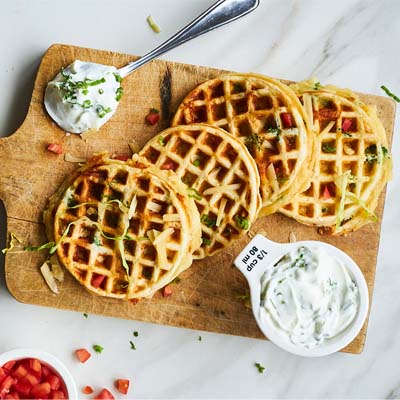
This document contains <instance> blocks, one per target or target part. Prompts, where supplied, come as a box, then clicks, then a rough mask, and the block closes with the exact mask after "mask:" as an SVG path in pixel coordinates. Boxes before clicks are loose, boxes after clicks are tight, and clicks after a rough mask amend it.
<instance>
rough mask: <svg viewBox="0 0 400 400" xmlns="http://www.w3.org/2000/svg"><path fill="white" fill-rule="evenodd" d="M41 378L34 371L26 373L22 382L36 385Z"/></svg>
mask: <svg viewBox="0 0 400 400" xmlns="http://www.w3.org/2000/svg"><path fill="white" fill-rule="evenodd" d="M40 381H41V379H40V378H39V377H38V376H37V375H35V374H34V373H29V374H26V375H25V376H24V377H23V378H22V379H21V382H24V383H28V384H29V385H31V386H35V385H37V384H38V383H40Z"/></svg>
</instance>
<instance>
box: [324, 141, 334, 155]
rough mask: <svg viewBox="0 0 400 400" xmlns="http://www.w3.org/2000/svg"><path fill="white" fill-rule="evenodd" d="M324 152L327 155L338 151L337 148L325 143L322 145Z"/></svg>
mask: <svg viewBox="0 0 400 400" xmlns="http://www.w3.org/2000/svg"><path fill="white" fill-rule="evenodd" d="M322 151H324V152H325V153H334V152H335V151H336V147H335V146H332V145H330V144H329V143H324V144H323V145H322Z"/></svg>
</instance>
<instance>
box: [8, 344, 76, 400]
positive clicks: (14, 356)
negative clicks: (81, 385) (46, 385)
mask: <svg viewBox="0 0 400 400" xmlns="http://www.w3.org/2000/svg"><path fill="white" fill-rule="evenodd" d="M25 358H37V359H38V360H39V361H41V362H43V363H44V364H47V365H48V366H49V367H50V368H51V369H53V370H54V371H55V372H57V374H58V375H59V376H60V377H61V379H62V380H63V382H64V384H65V388H66V390H67V399H69V400H75V399H78V391H77V388H76V384H75V381H74V379H73V377H72V375H71V373H70V372H69V371H68V369H67V367H66V366H65V365H64V364H63V363H62V362H61V361H60V360H59V359H58V358H56V357H55V356H53V355H52V354H50V353H47V352H45V351H42V350H38V349H30V348H18V349H13V350H9V351H6V352H5V353H2V354H0V367H2V366H3V365H4V364H5V363H6V362H8V361H14V360H22V359H25Z"/></svg>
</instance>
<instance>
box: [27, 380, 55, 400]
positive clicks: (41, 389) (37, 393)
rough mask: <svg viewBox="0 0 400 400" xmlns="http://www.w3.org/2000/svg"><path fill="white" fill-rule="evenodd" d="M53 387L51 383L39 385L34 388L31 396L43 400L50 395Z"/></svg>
mask: <svg viewBox="0 0 400 400" xmlns="http://www.w3.org/2000/svg"><path fill="white" fill-rule="evenodd" d="M50 392H51V387H50V383H49V382H43V383H38V384H37V385H35V386H33V388H32V390H31V395H32V396H34V397H36V398H43V397H46V396H48V395H49V394H50Z"/></svg>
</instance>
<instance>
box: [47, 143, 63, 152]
mask: <svg viewBox="0 0 400 400" xmlns="http://www.w3.org/2000/svg"><path fill="white" fill-rule="evenodd" d="M47 150H49V151H51V152H53V153H56V154H62V153H64V150H63V148H62V147H61V145H60V144H57V143H50V144H49V145H48V146H47Z"/></svg>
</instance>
